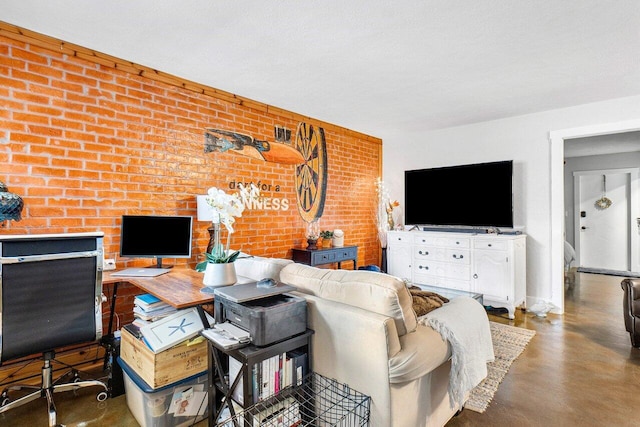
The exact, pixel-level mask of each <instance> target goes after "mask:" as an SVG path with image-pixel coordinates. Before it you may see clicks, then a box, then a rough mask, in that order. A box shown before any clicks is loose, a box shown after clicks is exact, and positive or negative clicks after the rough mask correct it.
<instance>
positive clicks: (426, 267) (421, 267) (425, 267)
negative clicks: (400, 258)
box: [418, 265, 429, 270]
mask: <svg viewBox="0 0 640 427" xmlns="http://www.w3.org/2000/svg"><path fill="white" fill-rule="evenodd" d="M423 268H424V269H425V270H428V269H429V267H428V266H426V265H425V266H424V267H423V266H421V265H419V266H418V269H420V270H422V269H423Z"/></svg>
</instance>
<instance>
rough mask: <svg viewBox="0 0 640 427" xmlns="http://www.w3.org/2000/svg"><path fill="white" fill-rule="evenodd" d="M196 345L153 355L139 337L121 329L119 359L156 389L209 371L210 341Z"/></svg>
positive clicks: (181, 346) (182, 346)
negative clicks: (208, 349)
mask: <svg viewBox="0 0 640 427" xmlns="http://www.w3.org/2000/svg"><path fill="white" fill-rule="evenodd" d="M195 339H196V340H200V342H198V343H197V344H191V345H187V343H186V342H183V343H180V344H178V345H176V346H174V347H171V348H169V349H167V350H165V351H162V352H160V353H157V354H154V353H153V351H151V349H150V348H149V347H147V345H146V344H145V343H144V342H143V341H142V340H140V339H138V338H136V337H135V336H133V335H132V334H131V333H130V332H129V331H127V330H126V329H124V328H122V335H121V342H120V358H121V359H122V360H123V361H124V362H125V363H126V364H127V365H128V366H129V367H130V368H131V369H132V370H133V371H134V372H135V373H136V374H138V375H139V376H140V378H142V379H143V380H144V381H145V382H146V383H147V384H148V385H149V386H150V387H152V388H154V389H156V388H159V387H163V386H166V385H168V384H172V383H174V382H176V381H180V380H182V379H185V378H188V377H190V376H193V375H195V374H199V373H201V372H204V371H207V369H208V368H209V361H208V353H207V340H206V339H204V338H202V337H196V338H195Z"/></svg>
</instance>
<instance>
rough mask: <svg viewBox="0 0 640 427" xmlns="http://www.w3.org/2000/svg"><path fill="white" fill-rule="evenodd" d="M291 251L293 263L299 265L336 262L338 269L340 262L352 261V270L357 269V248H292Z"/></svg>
mask: <svg viewBox="0 0 640 427" xmlns="http://www.w3.org/2000/svg"><path fill="white" fill-rule="evenodd" d="M291 251H292V252H293V258H292V259H293V261H294V262H299V263H301V264H307V265H311V266H316V265H322V264H333V263H334V262H337V263H338V268H340V267H341V263H342V261H353V269H354V270H357V269H358V247H357V246H344V247H337V248H318V249H307V248H292V249H291Z"/></svg>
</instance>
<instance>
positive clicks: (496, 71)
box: [0, 0, 640, 139]
mask: <svg viewBox="0 0 640 427" xmlns="http://www.w3.org/2000/svg"><path fill="white" fill-rule="evenodd" d="M0 20H2V21H4V22H8V23H10V24H14V25H17V26H20V27H23V28H26V29H29V30H33V31H36V32H40V33H43V34H47V35H50V36H53V37H56V38H59V39H61V40H63V41H67V42H70V43H73V44H77V45H81V46H84V47H87V48H90V49H93V50H96V51H99V52H103V53H106V54H109V55H113V56H116V57H119V58H122V59H125V60H129V61H132V62H135V63H138V64H141V65H145V66H148V67H152V68H154V69H158V70H162V71H165V72H168V73H170V74H173V75H176V76H180V77H183V78H185V79H188V80H191V81H195V82H199V83H203V84H206V85H209V86H212V87H215V88H218V89H221V90H224V91H227V92H231V93H235V94H237V95H240V96H243V97H247V98H251V99H253V100H256V101H261V102H264V103H267V104H270V105H274V106H278V107H280V108H284V109H287V110H290V111H294V112H297V113H300V114H303V115H307V116H310V117H313V118H316V119H319V120H323V121H326V122H330V123H334V124H337V125H341V126H345V127H347V128H350V129H353V130H356V131H360V132H364V133H367V134H370V135H373V136H377V137H380V138H383V139H385V138H386V137H388V136H391V135H393V134H394V132H397V130H398V129H403V130H404V131H409V132H418V133H419V132H425V131H429V130H432V129H437V128H443V127H449V126H457V125H464V124H468V123H474V122H479V121H486V120H493V119H499V118H503V117H510V116H516V115H522V114H527V113H533V112H538V111H545V110H551V109H556V108H563V107H569V106H574V105H579V104H585V103H590V102H597V101H601V100H606V99H612V98H619V97H625V96H631V95H637V94H640V60H639V58H640V56H639V52H640V1H638V0H608V1H607V0H527V1H524V0H521V1H517V0H458V1H446V0H401V1H381V0H350V1H345V0H340V1H336V0H325V1H302V0H277V1H250V0H248V1H242V0H219V1H216V0H180V1H178V0H135V1H131V0H108V1H105V0H102V1H96V0H56V1H42V0H40V1H38V0H0Z"/></svg>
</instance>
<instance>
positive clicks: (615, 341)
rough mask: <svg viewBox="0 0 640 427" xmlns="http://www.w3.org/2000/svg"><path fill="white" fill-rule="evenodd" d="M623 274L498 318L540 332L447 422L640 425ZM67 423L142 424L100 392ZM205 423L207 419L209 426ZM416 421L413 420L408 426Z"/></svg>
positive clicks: (9, 416)
mask: <svg viewBox="0 0 640 427" xmlns="http://www.w3.org/2000/svg"><path fill="white" fill-rule="evenodd" d="M621 280H622V278H620V277H615V276H603V275H596V274H586V273H578V274H576V284H575V286H573V287H572V288H570V289H567V290H566V292H565V306H566V307H565V314H564V315H562V316H560V315H553V314H550V315H548V317H546V318H539V317H536V316H535V315H533V314H532V313H526V312H522V311H520V310H518V312H517V315H516V319H515V320H509V319H508V318H506V315H505V317H498V316H493V315H491V316H490V318H491V320H494V321H498V322H501V323H505V324H511V325H515V326H519V327H524V328H528V329H533V330H535V331H536V332H537V334H536V336H535V337H534V338H533V339H532V340H531V342H530V343H529V345H528V346H527V348H526V349H525V351H524V352H523V353H522V355H521V356H520V357H519V358H518V359H517V360H516V361H515V362H514V364H513V365H512V366H511V369H510V370H509V372H508V374H507V376H506V377H505V379H504V381H503V382H502V384H501V385H500V387H499V389H498V392H497V393H496V395H495V397H494V399H493V401H492V402H491V404H490V405H489V407H488V409H487V410H486V412H485V413H484V414H478V413H476V412H473V411H469V410H465V411H463V412H462V413H461V414H460V415H459V416H457V417H455V418H453V419H452V420H451V421H449V423H448V424H447V427H463V426H464V427H472V426H473V427H484V426H487V427H488V426H491V427H494V426H499V425H505V426H506V425H510V426H545V427H549V426H575V425H580V426H616V427H624V426H636V425H638V420H637V408H638V406H639V405H640V350H638V349H634V348H633V347H631V343H630V340H629V334H628V333H627V332H626V331H625V329H624V321H623V318H622V295H623V294H622V289H621V288H620V281H621ZM55 401H56V405H57V408H58V422H59V423H62V424H65V425H67V427H72V426H74V427H91V426H109V427H111V426H114V427H135V426H137V425H138V424H137V422H136V421H135V419H134V418H133V416H132V415H131V413H130V412H129V409H128V407H127V404H126V401H125V396H119V397H116V398H114V399H108V400H107V401H105V402H102V403H99V402H97V401H96V400H95V392H93V391H92V390H84V391H82V392H81V393H79V396H77V397H74V396H73V393H69V392H67V393H60V394H56V396H55ZM47 425H48V424H47V416H46V404H45V402H44V400H43V399H40V400H38V401H36V402H32V403H30V404H28V405H25V406H23V407H21V408H17V409H14V410H12V411H9V412H7V413H5V414H0V426H3V427H4V426H7V427H9V426H29V427H32V426H34V427H37V426H43V427H44V426H47ZM205 425H206V422H205V421H203V422H200V423H199V424H197V426H198V427H203V426H205ZM408 427H409V426H408Z"/></svg>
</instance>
